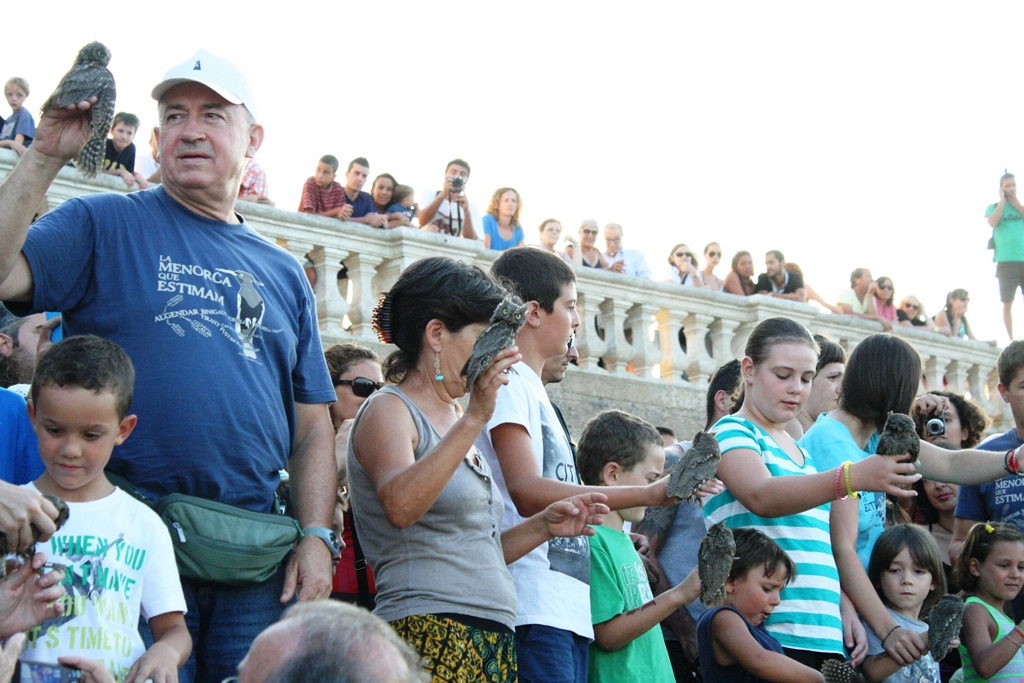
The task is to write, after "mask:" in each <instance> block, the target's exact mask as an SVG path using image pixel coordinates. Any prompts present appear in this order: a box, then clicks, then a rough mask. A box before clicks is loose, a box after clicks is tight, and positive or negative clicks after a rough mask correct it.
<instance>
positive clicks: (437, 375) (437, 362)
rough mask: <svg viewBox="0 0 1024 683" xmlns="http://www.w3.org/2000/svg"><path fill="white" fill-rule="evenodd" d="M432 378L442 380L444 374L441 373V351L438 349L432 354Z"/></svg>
mask: <svg viewBox="0 0 1024 683" xmlns="http://www.w3.org/2000/svg"><path fill="white" fill-rule="evenodd" d="M434 379H435V380H437V381H438V382H440V381H442V380H444V375H442V374H441V352H440V351H438V352H437V353H435V354H434Z"/></svg>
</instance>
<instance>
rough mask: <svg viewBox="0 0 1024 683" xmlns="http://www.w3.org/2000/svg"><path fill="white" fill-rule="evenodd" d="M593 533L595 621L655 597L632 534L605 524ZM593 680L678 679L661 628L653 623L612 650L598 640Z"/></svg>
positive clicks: (670, 682) (643, 682)
mask: <svg viewBox="0 0 1024 683" xmlns="http://www.w3.org/2000/svg"><path fill="white" fill-rule="evenodd" d="M594 531H596V532H597V533H596V534H595V535H594V536H591V537H590V610H591V617H592V620H593V622H594V623H595V624H601V623H604V622H606V621H608V620H609V619H613V618H614V617H617V616H619V615H620V614H622V613H623V612H628V611H629V610H631V609H636V608H637V607H641V606H643V605H644V604H646V603H648V602H650V601H651V600H653V599H654V596H653V595H652V594H651V586H650V584H649V583H648V582H647V571H646V570H645V569H644V565H643V562H641V561H640V556H639V555H637V552H636V550H634V549H633V542H632V541H631V540H629V536H627V535H626V534H624V533H623V532H621V531H616V530H614V529H609V528H608V527H604V526H597V527H594ZM588 660H589V665H588V669H589V673H588V675H587V680H588V681H589V683H630V682H631V681H636V683H674V681H675V676H674V675H673V674H672V663H671V662H669V659H668V650H666V649H665V640H664V638H663V637H662V635H661V629H660V628H658V626H657V625H654V626H652V627H651V628H650V630H648V631H647V632H646V633H644V634H643V635H642V636H640V637H639V638H637V639H635V640H633V641H632V642H630V643H628V644H626V645H625V646H623V647H621V648H619V649H618V650H616V651H614V652H605V651H604V650H602V649H601V648H599V647H598V646H597V645H596V644H595V643H591V644H590V650H589V653H588Z"/></svg>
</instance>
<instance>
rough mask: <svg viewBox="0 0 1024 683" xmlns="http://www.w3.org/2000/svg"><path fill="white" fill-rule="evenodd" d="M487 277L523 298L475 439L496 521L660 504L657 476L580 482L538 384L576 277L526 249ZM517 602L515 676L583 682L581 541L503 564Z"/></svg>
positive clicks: (585, 621)
mask: <svg viewBox="0 0 1024 683" xmlns="http://www.w3.org/2000/svg"><path fill="white" fill-rule="evenodd" d="M491 274H492V275H494V276H496V277H498V278H500V279H501V280H502V281H503V282H507V283H509V285H510V287H511V288H512V289H513V290H514V291H515V292H516V293H517V294H518V295H519V296H520V297H521V298H522V299H523V300H524V301H527V302H528V303H529V307H528V309H527V313H526V323H525V324H524V325H523V328H522V330H520V332H519V335H518V336H517V337H516V345H517V346H518V347H519V353H520V354H522V357H523V359H522V360H521V361H520V362H519V363H517V364H516V365H515V366H514V367H515V369H516V372H517V374H510V375H509V382H508V384H507V385H505V386H504V387H502V388H501V389H500V390H499V391H498V398H497V402H496V405H495V408H494V413H493V415H492V416H491V419H490V421H489V422H488V423H487V427H486V429H485V430H484V431H483V432H482V433H481V434H480V436H479V437H478V438H477V441H476V445H477V447H478V448H479V449H480V451H481V452H482V453H483V455H484V457H485V458H486V459H487V463H488V465H490V467H491V471H492V472H493V473H494V481H495V483H497V485H498V487H499V488H500V489H501V493H502V496H503V497H504V499H505V514H504V519H503V520H502V525H503V527H504V528H508V527H510V526H512V525H514V524H518V523H519V522H521V521H523V519H524V518H526V517H529V516H530V515H533V514H535V513H537V512H539V511H541V510H543V509H544V508H545V507H547V506H548V505H550V504H551V503H553V502H555V501H558V500H562V499H564V498H567V497H569V496H573V495H576V494H579V493H587V492H592V491H597V492H600V493H603V494H605V495H607V497H608V500H607V504H608V507H609V508H611V509H613V510H618V509H623V508H629V507H637V506H639V505H660V504H662V503H664V502H665V498H666V495H667V491H666V484H665V482H660V483H657V484H651V485H650V486H620V487H612V488H609V487H603V486H602V487H596V486H582V485H581V483H580V478H579V474H578V472H577V471H576V462H575V459H574V458H573V456H572V450H571V448H570V445H569V439H568V437H567V436H566V433H565V431H564V430H563V429H562V426H561V424H560V423H559V421H558V417H557V415H556V414H555V411H554V409H553V408H552V407H551V401H550V400H549V399H548V396H547V394H546V393H545V391H544V385H543V382H542V381H541V373H542V372H543V369H544V365H545V363H546V362H547V360H548V359H549V358H552V357H564V356H565V354H566V345H567V343H568V340H569V337H570V335H571V334H572V331H573V330H574V329H576V328H577V327H578V326H579V324H580V317H579V314H578V313H577V312H576V275H575V273H574V272H573V270H572V268H571V267H570V266H569V265H568V264H566V263H565V261H563V260H562V259H560V258H559V257H558V256H555V255H554V254H551V253H548V252H546V251H543V250H541V249H536V248H533V247H516V248H513V249H509V250H507V251H504V252H502V254H501V256H499V257H498V259H497V260H496V261H495V262H494V265H493V266H492V267H491ZM509 571H510V572H511V573H512V579H513V581H514V582H515V587H516V595H517V596H518V598H519V606H518V610H517V614H516V647H517V651H518V659H519V680H520V681H521V682H522V683H534V682H537V683H540V682H543V683H585V682H586V680H587V647H588V645H589V643H590V641H591V640H592V639H593V637H594V626H593V623H592V622H591V615H590V544H589V542H588V540H587V539H586V537H582V536H581V537H576V538H556V539H552V540H551V541H549V542H547V543H545V544H543V545H541V546H540V547H539V548H537V549H536V550H534V551H532V552H530V553H529V554H527V555H525V556H523V557H522V558H520V559H519V560H517V561H516V562H513V563H512V564H511V565H509Z"/></svg>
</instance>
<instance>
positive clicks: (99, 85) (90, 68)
mask: <svg viewBox="0 0 1024 683" xmlns="http://www.w3.org/2000/svg"><path fill="white" fill-rule="evenodd" d="M108 64H110V50H108V49H107V46H106V45H104V44H103V43H100V42H96V41H93V42H91V43H89V44H88V45H86V46H85V47H83V48H82V49H81V50H79V51H78V57H76V58H75V63H74V64H72V65H71V70H70V71H68V72H67V73H66V74H64V78H62V79H60V83H58V84H57V89H56V90H54V91H53V94H52V95H50V97H49V98H48V99H47V100H46V102H44V103H43V106H42V109H41V111H42V113H43V114H46V112H48V111H49V110H51V109H61V108H63V107H67V106H69V105H72V104H77V103H78V102H82V101H83V100H89V99H90V98H93V97H95V98H96V102H94V103H93V104H92V106H90V107H89V109H88V110H87V111H86V116H87V117H88V118H89V121H90V126H89V128H90V130H91V132H92V136H91V137H90V138H89V141H88V142H87V143H85V147H84V148H82V151H81V152H79V153H78V156H77V157H75V166H76V167H77V168H78V170H79V172H81V174H82V175H83V176H85V177H86V178H95V177H96V175H97V174H98V173H99V172H100V170H101V169H102V168H103V157H104V154H105V153H106V150H107V133H109V132H110V127H111V125H113V123H114V100H115V99H116V98H117V86H116V85H115V84H114V75H113V74H112V73H110V70H109V69H107V65H108Z"/></svg>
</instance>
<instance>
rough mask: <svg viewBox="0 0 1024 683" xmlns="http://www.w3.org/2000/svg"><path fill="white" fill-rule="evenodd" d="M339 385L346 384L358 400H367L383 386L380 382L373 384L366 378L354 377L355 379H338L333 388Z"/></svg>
mask: <svg viewBox="0 0 1024 683" xmlns="http://www.w3.org/2000/svg"><path fill="white" fill-rule="evenodd" d="M339 384H347V385H348V386H350V387H352V393H353V394H355V395H356V396H358V397H359V398H369V396H370V395H371V394H372V393H373V392H375V391H377V390H378V389H380V388H381V387H382V386H384V385H383V384H381V383H380V382H374V381H373V380H372V379H369V378H368V377H356V378H355V379H339V380H338V381H337V382H335V383H334V386H338V385H339Z"/></svg>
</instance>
